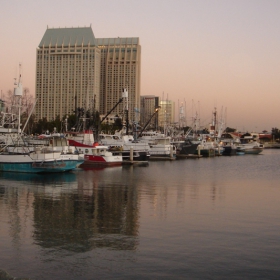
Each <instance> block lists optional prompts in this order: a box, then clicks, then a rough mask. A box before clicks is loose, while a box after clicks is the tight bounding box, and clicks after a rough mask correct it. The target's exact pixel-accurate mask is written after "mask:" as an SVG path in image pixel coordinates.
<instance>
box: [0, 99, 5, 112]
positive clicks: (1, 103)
mask: <svg viewBox="0 0 280 280" xmlns="http://www.w3.org/2000/svg"><path fill="white" fill-rule="evenodd" d="M4 110H5V101H4V100H2V99H0V112H4Z"/></svg>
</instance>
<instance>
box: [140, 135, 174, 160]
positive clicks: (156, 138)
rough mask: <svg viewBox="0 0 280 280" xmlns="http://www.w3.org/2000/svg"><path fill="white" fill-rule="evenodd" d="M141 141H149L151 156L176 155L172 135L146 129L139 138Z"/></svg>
mask: <svg viewBox="0 0 280 280" xmlns="http://www.w3.org/2000/svg"><path fill="white" fill-rule="evenodd" d="M137 140H138V141H139V142H144V143H148V145H149V147H150V155H151V158H160V157H171V158H173V157H174V158H175V157H176V146H175V145H174V144H173V143H171V137H169V136H165V135H164V134H163V133H160V132H157V131H144V132H142V133H141V136H140V137H138V138H137Z"/></svg>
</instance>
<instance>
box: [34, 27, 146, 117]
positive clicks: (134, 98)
mask: <svg viewBox="0 0 280 280" xmlns="http://www.w3.org/2000/svg"><path fill="white" fill-rule="evenodd" d="M36 52H37V54H36V98H37V104H36V109H35V114H36V119H37V120H38V119H42V118H44V117H46V118H47V120H49V121H50V120H53V119H55V118H56V117H57V116H60V118H62V117H63V116H65V115H71V114H73V113H74V111H75V109H76V108H84V109H85V111H87V110H97V111H99V113H100V114H106V113H107V112H108V111H109V110H111V109H112V108H113V106H114V105H115V104H116V103H117V101H118V100H119V99H120V98H121V97H122V88H123V87H126V88H127V90H128V109H129V116H130V120H133V119H134V108H139V106H140V70H141V46H140V45H139V38H104V39H97V38H95V36H94V34H93V31H92V29H91V27H83V28H54V29H49V28H48V29H47V30H46V32H45V34H44V36H43V38H42V40H41V42H40V44H39V46H38V48H37V51H36ZM122 112H123V106H122V105H119V106H118V107H117V108H116V109H115V110H114V111H113V112H112V114H119V115H120V114H121V113H122Z"/></svg>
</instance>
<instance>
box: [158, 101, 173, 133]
mask: <svg viewBox="0 0 280 280" xmlns="http://www.w3.org/2000/svg"><path fill="white" fill-rule="evenodd" d="M160 107H161V108H160V110H159V116H158V118H159V126H160V127H162V128H164V127H166V126H169V125H171V124H174V122H175V102H174V101H171V100H161V101H160Z"/></svg>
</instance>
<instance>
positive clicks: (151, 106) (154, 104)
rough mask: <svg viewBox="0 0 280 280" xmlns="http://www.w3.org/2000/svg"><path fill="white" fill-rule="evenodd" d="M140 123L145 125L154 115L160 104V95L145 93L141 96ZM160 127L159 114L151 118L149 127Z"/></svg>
mask: <svg viewBox="0 0 280 280" xmlns="http://www.w3.org/2000/svg"><path fill="white" fill-rule="evenodd" d="M140 104H141V106H140V116H141V117H140V124H141V126H144V125H145V124H146V123H147V122H148V121H149V120H150V119H151V117H152V115H153V114H154V112H155V109H156V108H158V106H159V97H158V96H155V95H143V96H140ZM149 128H151V129H157V128H158V114H156V115H154V117H153V118H152V119H151V121H150V123H149V125H148V127H147V129H149Z"/></svg>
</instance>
